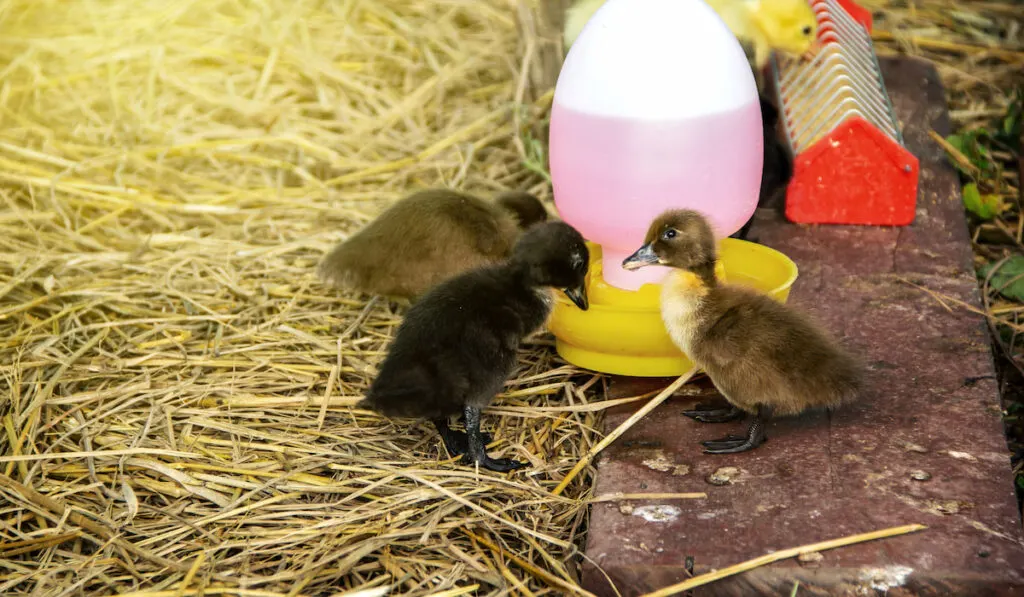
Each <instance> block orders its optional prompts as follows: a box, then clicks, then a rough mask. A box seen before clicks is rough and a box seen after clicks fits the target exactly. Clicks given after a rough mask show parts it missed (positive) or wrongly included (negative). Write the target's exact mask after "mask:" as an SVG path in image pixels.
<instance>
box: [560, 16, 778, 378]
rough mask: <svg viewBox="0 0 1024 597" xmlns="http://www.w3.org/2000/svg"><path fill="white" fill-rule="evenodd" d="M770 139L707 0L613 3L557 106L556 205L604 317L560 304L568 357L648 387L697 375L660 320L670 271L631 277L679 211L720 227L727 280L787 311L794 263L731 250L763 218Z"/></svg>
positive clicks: (767, 252)
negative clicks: (661, 222)
mask: <svg viewBox="0 0 1024 597" xmlns="http://www.w3.org/2000/svg"><path fill="white" fill-rule="evenodd" d="M761 129H762V125H761V112H760V102H759V100H758V93H757V86H756V84H755V81H754V75H753V73H752V72H751V69H750V65H749V63H748V62H747V58H746V55H745V54H744V52H743V48H742V47H741V46H740V43H739V41H737V39H736V37H735V36H734V35H733V34H732V32H730V31H729V29H728V28H727V27H726V25H725V23H724V22H723V21H722V20H721V18H720V17H719V16H718V15H717V14H716V13H715V12H714V10H712V9H711V8H710V7H709V6H708V5H707V4H705V3H704V2H703V1H702V0H608V1H607V2H606V3H604V4H603V5H602V6H601V7H600V8H598V9H597V11H596V12H595V13H594V14H593V16H591V17H590V19H589V20H588V21H587V23H586V25H584V27H583V30H582V31H581V32H580V34H579V36H578V37H577V38H576V41H575V42H574V43H573V45H572V47H571V48H570V50H569V52H568V54H567V55H566V58H565V62H564V64H563V65H562V70H561V72H560V73H559V77H558V82H557V84H556V86H555V93H554V99H553V102H552V108H551V126H550V138H549V146H550V168H551V178H552V186H553V189H554V201H555V207H556V208H557V210H558V213H559V215H560V216H561V217H562V219H564V220H565V221H566V222H568V223H569V224H571V225H573V226H574V227H575V228H577V229H578V230H579V231H580V232H581V233H582V234H583V236H584V237H586V238H587V240H588V241H589V242H590V243H591V249H592V250H591V254H592V256H591V268H590V273H589V275H588V278H589V279H588V282H587V294H588V296H589V298H590V308H589V309H588V310H587V311H586V312H583V311H580V310H578V309H573V307H572V305H571V304H569V303H568V302H567V301H562V300H561V299H560V298H558V299H556V301H557V302H556V305H555V309H554V312H553V313H552V317H551V319H550V320H549V324H548V327H549V329H550V330H551V331H552V332H553V333H554V335H555V338H556V348H557V350H558V352H559V354H560V355H561V356H562V357H563V358H564V359H566V360H567V361H569V362H570V363H573V364H575V365H577V366H580V367H584V368H587V369H591V370H596V371H601V372H605V373H613V374H621V375H635V376H667V375H678V374H680V373H683V372H684V371H686V369H687V368H689V367H690V366H691V365H690V363H689V360H688V359H687V358H686V356H685V355H683V354H682V353H681V352H680V351H679V349H678V347H676V346H675V345H674V344H673V343H672V341H671V338H670V337H669V336H668V332H667V331H666V330H665V328H664V324H663V322H662V320H661V317H660V311H659V308H660V296H659V293H660V282H661V280H662V279H663V278H664V277H665V275H666V274H667V273H668V271H669V270H668V268H665V267H660V266H651V267H645V268H642V269H639V270H636V271H627V270H625V269H623V268H622V261H623V259H625V258H626V257H628V256H629V255H630V254H631V253H632V252H633V251H635V250H636V248H637V247H639V246H640V245H641V244H643V240H644V236H645V234H646V232H647V228H648V226H650V224H651V222H652V221H653V220H654V218H655V217H657V216H658V215H659V214H660V213H661V212H663V211H665V210H666V209H687V208H688V209H694V210H697V211H699V212H701V213H702V214H704V215H705V216H706V217H707V218H708V220H709V221H710V223H711V225H712V227H713V228H714V230H715V234H716V236H717V237H718V238H719V239H721V240H722V247H721V249H722V256H721V259H720V261H719V266H720V267H719V271H718V273H719V275H720V276H721V277H725V278H727V279H735V280H740V279H743V280H745V281H747V282H750V283H751V284H752V285H754V286H757V287H760V288H762V289H763V290H764V291H766V292H768V293H770V294H773V295H774V296H776V297H778V298H780V299H781V300H785V297H786V295H787V294H788V289H789V285H791V284H792V281H793V279H794V278H795V276H796V274H795V266H793V264H792V262H791V261H789V260H788V259H787V258H786V257H785V256H784V255H782V254H780V253H778V252H776V251H773V250H771V249H768V248H767V247H757V248H756V249H754V250H747V248H748V247H749V246H750V245H752V243H744V242H743V241H738V240H735V239H728V238H726V237H728V236H729V235H731V234H732V233H734V232H736V231H737V230H739V229H740V228H741V227H742V226H743V224H744V223H746V222H747V220H749V219H750V217H751V216H752V215H753V212H754V210H755V209H756V207H757V199H758V191H759V187H760V182H761V167H762V160H763V148H762V143H763V137H762V130H761ZM730 267H732V268H733V269H732V271H730Z"/></svg>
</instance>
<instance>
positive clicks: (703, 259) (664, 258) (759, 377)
mask: <svg viewBox="0 0 1024 597" xmlns="http://www.w3.org/2000/svg"><path fill="white" fill-rule="evenodd" d="M715 261H716V245H715V237H714V234H713V233H712V230H711V226H710V225H709V223H708V221H707V220H706V219H705V218H704V217H703V216H702V215H700V214H699V213H697V212H695V211H691V210H672V211H667V212H665V213H663V214H661V215H660V216H658V218H657V219H655V220H654V222H653V223H652V224H651V226H650V228H649V229H648V232H647V237H646V239H645V240H644V245H643V247H641V248H640V249H639V250H637V252H636V253H634V254H633V255H631V256H630V257H627V258H626V259H625V260H624V261H623V263H622V266H623V267H624V268H626V269H637V268H640V267H643V266H645V265H653V264H661V265H667V266H669V267H673V268H676V269H675V270H674V271H672V272H670V273H669V275H668V276H667V277H666V278H665V282H664V284H663V287H662V292H661V315H662V319H663V320H664V321H665V327H666V328H667V329H668V332H669V335H670V336H671V337H672V339H673V340H674V341H675V343H676V344H677V345H678V346H679V348H680V349H681V350H682V351H683V352H685V353H686V354H687V356H689V357H690V358H691V360H693V362H694V363H695V364H696V365H697V366H699V367H700V368H701V369H703V370H704V372H705V373H707V375H708V377H710V378H711V381H712V382H713V383H714V384H715V388H716V389H717V390H718V391H719V392H720V393H721V394H722V396H724V397H725V399H726V400H728V401H729V403H730V405H731V406H730V408H727V409H722V408H718V409H708V408H700V407H699V408H698V410H692V411H687V412H685V413H684V414H686V415H687V416H689V417H691V418H693V419H696V420H697V421H701V422H704V423H721V422H726V421H732V420H735V419H738V418H740V417H742V416H743V413H744V412H746V413H751V414H753V415H754V419H753V422H752V423H751V424H750V427H749V429H748V430H747V435H746V437H737V436H729V437H726V438H722V439H718V440H711V441H706V442H703V444H704V446H705V448H706V449H705V452H706V453H709V454H729V453H733V452H743V451H746V450H751V449H753V448H756V447H757V446H759V445H760V444H761V443H762V442H763V441H764V440H765V433H764V422H765V420H767V419H769V418H770V417H772V416H773V415H797V414H800V413H802V412H804V411H806V410H809V409H815V408H828V409H831V408H834V407H836V406H838V405H840V404H842V403H844V402H846V401H849V400H852V399H853V398H854V397H855V396H856V395H857V394H858V392H859V391H860V388H861V384H862V372H863V369H862V367H861V364H860V363H859V362H858V361H857V360H856V359H855V358H854V357H853V356H851V355H850V354H848V353H847V352H846V351H845V350H843V348H842V347H840V346H839V344H838V343H836V342H835V341H834V340H833V339H832V338H830V337H829V335H828V333H827V332H825V330H823V329H822V328H821V327H819V326H818V325H817V324H816V323H814V322H813V321H812V320H811V319H810V318H809V316H807V315H805V314H804V313H802V312H800V311H798V310H796V309H795V308H793V307H792V306H789V305H785V304H783V303H780V302H778V301H776V300H775V299H773V298H772V297H770V296H768V295H766V294H762V293H759V292H757V291H755V290H752V289H748V288H744V287H740V286H733V285H730V284H723V283H719V282H718V281H717V280H716V278H715Z"/></svg>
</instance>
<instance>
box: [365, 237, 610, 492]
mask: <svg viewBox="0 0 1024 597" xmlns="http://www.w3.org/2000/svg"><path fill="white" fill-rule="evenodd" d="M589 263H590V258H589V252H588V250H587V245H586V244H585V243H584V241H583V237H582V236H581V235H580V233H579V232H577V231H576V229H574V228H573V227H572V226H569V225H568V224H566V223H564V222H559V221H554V222H546V223H543V224H538V225H536V226H533V227H531V228H530V229H529V230H527V231H526V232H525V233H523V235H522V236H521V237H520V239H519V241H518V242H517V243H516V245H515V247H514V249H513V251H512V256H511V257H510V258H509V259H508V260H507V261H505V262H503V263H500V264H498V265H491V266H483V267H478V268H475V269H471V270H469V271H467V272H464V273H462V274H459V275H457V276H455V277H453V278H449V279H448V280H445V281H443V282H441V283H440V284H438V285H437V286H435V287H433V288H431V289H430V290H429V291H427V292H426V293H425V294H424V295H423V296H422V297H421V298H420V299H419V300H418V301H416V303H414V304H413V305H412V307H411V308H410V309H409V311H408V313H406V316H405V318H404V319H403V321H402V323H401V324H400V325H399V327H398V332H397V333H396V334H395V339H394V340H393V341H392V342H391V346H390V347H389V348H388V354H387V356H386V357H385V358H384V362H383V363H381V366H380V373H379V374H378V375H377V377H376V379H374V380H373V383H372V384H371V385H370V388H369V390H367V392H366V397H365V398H364V399H363V400H362V401H361V402H360V403H359V404H358V407H359V408H367V409H371V410H374V411H376V412H378V413H380V414H382V415H384V416H388V417H402V418H415V419H425V420H429V421H431V422H432V423H433V424H434V426H435V427H437V431H438V432H439V433H440V435H441V439H442V441H444V445H445V447H446V448H447V450H448V452H449V453H450V454H452V455H453V456H457V455H462V456H463V461H464V462H467V463H471V464H472V463H476V464H478V465H479V466H480V467H482V468H486V469H490V470H494V471H502V472H503V471H510V470H513V469H516V468H519V467H521V466H524V465H523V463H520V462H516V461H514V460H510V459H507V458H502V459H494V458H491V457H490V456H488V455H487V452H486V451H485V449H484V446H486V445H487V444H488V443H489V441H488V439H487V437H486V434H483V433H481V431H480V410H481V409H482V408H484V407H486V406H487V405H488V404H490V402H491V400H493V399H494V396H495V394H497V393H498V392H500V391H501V389H502V387H503V386H504V384H505V380H506V379H507V378H508V376H509V375H510V374H511V373H512V370H513V368H514V367H515V365H516V362H517V351H518V350H519V345H520V343H521V342H522V340H523V339H524V338H525V337H526V336H528V335H529V334H531V333H532V332H533V331H535V330H536V329H538V328H539V327H540V326H542V325H543V324H544V323H545V322H546V321H547V318H548V315H549V314H550V313H551V307H552V302H553V300H552V299H553V297H552V296H551V289H552V288H556V289H561V290H563V291H564V292H565V294H566V295H567V296H568V297H569V299H570V300H572V301H573V302H574V303H575V304H576V305H577V306H578V307H579V308H580V309H583V310H586V309H587V306H588V304H587V294H586V288H585V279H586V275H587V268H588V265H589ZM457 414H462V415H463V417H464V420H465V424H466V433H462V432H460V431H454V430H452V429H451V428H450V427H449V426H448V419H449V417H451V416H452V415H457Z"/></svg>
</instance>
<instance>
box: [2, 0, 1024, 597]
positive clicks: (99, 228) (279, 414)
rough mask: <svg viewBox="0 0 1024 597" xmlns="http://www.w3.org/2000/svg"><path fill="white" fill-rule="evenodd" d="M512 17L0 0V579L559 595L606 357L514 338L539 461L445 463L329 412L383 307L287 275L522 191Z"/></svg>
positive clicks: (413, 9)
mask: <svg viewBox="0 0 1024 597" xmlns="http://www.w3.org/2000/svg"><path fill="white" fill-rule="evenodd" d="M524 1H525V0H524ZM531 4H534V5H535V4H536V2H531ZM981 4H985V3H972V6H977V5H981ZM900 10H901V12H900V11H898V12H897V13H894V14H898V15H899V17H900V18H901V19H902V18H905V19H906V22H908V23H911V24H913V25H914V26H915V27H918V30H915V31H913V32H911V33H908V34H907V35H908V36H904V35H903V34H902V33H900V34H897V36H896V37H895V38H894V39H895V40H896V42H894V43H896V44H899V45H900V47H907V48H912V49H913V48H919V47H925V46H926V44H921V43H920V39H921V38H924V37H929V34H928V32H927V31H924V32H922V31H920V27H922V26H923V25H922V19H925V20H927V18H928V17H922V16H920V14H919V13H914V14H910V13H908V12H907V11H906V10H904V9H900ZM535 12H536V11H535V10H528V9H527V10H521V11H517V10H516V7H515V6H514V5H513V4H512V2H506V1H504V0H391V1H388V2H383V1H380V0H378V1H374V0H322V1H317V2H313V1H310V0H289V1H285V0H260V1H258V2H237V1H235V0H204V1H202V2H200V1H198V0H132V1H128V0H110V1H106V2H58V1H57V0H9V1H7V2H4V3H2V4H0V199H2V206H0V343H2V347H3V349H2V351H0V375H2V381H0V384H2V386H3V387H2V388H0V453H2V455H3V460H2V462H0V474H2V475H3V477H2V479H3V480H4V482H3V483H0V594H4V595H36V596H43V597H50V596H53V597H56V596H65V595H119V594H128V595H137V596H147V597H157V596H168V597H171V596H173V597H178V596H192V595H239V596H242V595H245V596H252V597H256V596H260V597H277V596H289V597H298V596H301V595H350V596H352V597H355V596H357V595H358V596H360V597H370V596H371V595H374V596H379V595H385V594H403V595H446V596H449V597H452V596H456V595H466V594H480V595H499V594H501V595H504V594H509V593H511V594H518V595H562V594H566V593H571V592H573V590H571V588H572V587H574V586H576V582H577V578H576V562H577V561H578V559H577V558H576V551H577V549H578V546H579V544H580V538H581V534H582V532H583V531H584V530H585V528H586V505H587V503H588V501H589V500H590V499H591V497H592V496H591V495H590V481H591V476H590V474H589V470H588V469H584V470H583V471H582V473H581V474H580V475H579V476H577V477H576V478H575V479H573V480H572V482H571V483H569V484H568V486H567V487H566V489H565V492H564V495H563V496H558V497H555V496H552V495H551V491H552V490H553V489H554V487H556V486H557V485H558V483H559V481H560V480H562V479H564V478H565V476H566V475H567V473H568V471H569V470H570V469H571V468H572V467H573V466H574V465H575V464H576V463H577V462H580V460H581V458H583V457H584V455H585V454H587V453H588V452H589V451H590V450H591V449H592V448H593V446H595V445H596V444H597V442H598V441H599V439H600V438H599V437H597V433H596V431H595V429H596V427H597V423H598V417H599V416H600V414H601V410H602V409H603V408H606V407H607V406H611V404H602V403H600V402H597V401H595V399H594V397H595V396H597V395H598V394H599V390H600V388H601V384H600V378H598V377H595V376H589V375H581V374H580V372H579V371H578V370H576V369H574V368H572V367H569V366H566V365H565V364H564V363H561V362H560V361H559V360H558V359H557V358H556V357H554V356H553V352H552V350H551V347H550V339H546V338H544V337H538V338H536V339H535V340H534V341H533V342H532V343H531V344H530V345H529V346H528V347H527V350H525V351H524V354H523V359H522V366H521V367H520V369H519V370H518V371H517V372H516V375H515V379H514V380H513V381H512V382H511V383H510V384H509V387H508V388H507V390H508V392H507V395H506V396H505V397H504V398H503V400H502V401H501V403H500V405H498V406H497V407H496V408H495V409H493V414H492V416H491V417H489V419H488V421H489V422H490V423H493V424H494V425H495V426H496V428H495V429H494V431H495V437H496V440H497V441H496V443H495V444H494V445H493V446H491V451H492V453H494V454H495V455H498V456H506V455H507V456H512V457H516V458H520V459H525V460H529V461H530V462H531V464H532V465H533V466H532V467H531V468H530V469H528V470H526V471H525V472H521V473H517V474H515V475H511V476H500V475H494V474H491V473H488V472H484V471H481V472H477V471H473V470H469V469H466V468H465V467H459V466H456V465H454V464H453V463H452V462H451V461H449V460H447V459H446V458H445V457H444V455H443V452H439V450H440V446H439V443H438V441H437V439H436V437H435V436H434V434H433V433H432V432H431V431H430V430H429V429H427V428H424V427H422V426H413V425H408V424H400V423H392V422H389V421H386V420H383V419H380V418H379V417H376V416H373V415H371V414H370V413H366V412H361V411H358V410H353V409H351V408H350V407H349V406H348V405H351V404H352V403H353V402H354V401H355V400H356V399H358V397H359V396H360V395H361V392H362V390H363V389H364V388H365V386H366V383H367V382H368V380H369V379H370V378H371V377H372V375H373V374H374V372H375V366H376V365H377V363H379V361H380V359H381V357H382V355H383V352H384V349H385V347H386V345H387V342H388V340H389V339H390V337H391V334H392V333H393V331H394V328H395V325H396V324H397V322H398V321H399V319H400V313H399V312H398V311H396V310H395V309H394V308H393V307H392V306H390V305H388V304H386V303H385V302H383V301H367V300H366V298H365V297H358V296H352V295H340V294H338V293H336V292H332V291H330V290H328V289H326V288H323V287H322V286H320V285H319V284H318V283H317V282H316V281H315V279H314V277H313V275H312V271H313V266H314V264H315V263H316V261H317V259H318V258H319V257H320V255H322V253H323V252H324V251H326V250H327V249H328V248H329V247H330V246H331V245H333V244H334V243H335V242H337V241H338V240H340V239H341V238H344V237H345V235H347V234H348V233H350V232H351V231H353V230H355V229H356V228H358V227H359V226H361V225H363V224H364V223H366V222H367V221H368V220H369V219H370V218H372V217H373V216H374V215H375V214H376V213H378V212H379V211H380V209H382V208H383V207H384V206H386V205H387V204H388V202H389V201H391V200H393V199H395V198H396V197H398V196H400V195H401V194H403V193H405V192H408V191H409V190H411V189H414V188H421V187H424V186H433V185H447V186H452V187H458V188H463V189H466V190H470V191H475V192H480V193H483V194H489V193H491V192H493V191H497V190H501V189H510V188H518V189H526V190H532V191H534V192H536V193H538V194H539V195H541V196H543V197H548V195H549V188H548V186H547V182H546V180H545V177H544V174H543V172H542V167H539V166H543V162H542V160H541V161H538V156H537V155H536V153H535V151H536V150H535V147H536V144H534V143H533V142H532V141H533V139H531V136H533V137H540V138H542V136H543V126H541V125H539V124H538V123H539V121H540V120H542V118H543V117H544V114H545V112H546V109H547V104H548V103H549V102H550V98H551V95H550V89H549V88H543V86H541V87H539V88H538V87H537V85H538V82H541V83H543V82H544V81H547V82H548V83H550V82H551V81H553V77H552V76H551V68H552V67H551V60H550V58H551V56H550V52H548V51H547V50H550V47H551V46H550V43H548V41H547V40H544V39H537V38H535V37H533V32H536V31H547V29H545V28H544V27H536V26H528V27H524V29H523V30H524V31H526V32H527V33H526V34H525V35H524V36H520V35H518V34H517V22H516V21H517V18H520V19H521V18H523V17H524V16H525V17H527V18H529V17H530V16H531V15H533V14H534V13H535ZM911 12H912V11H911ZM933 12H936V11H933ZM1000 14H1002V13H1000ZM945 15H946V13H945V12H944V11H943V12H942V15H941V18H942V19H945ZM1003 17H1004V18H1005V15H1003ZM935 18H936V19H937V20H936V22H939V20H941V19H940V15H938V12H936V16H935ZM900 22H903V21H900ZM528 24H529V23H528ZM533 25H536V23H534V24H533ZM911 34H912V35H911ZM556 35H557V32H556ZM524 42H525V43H524ZM979 43H982V42H977V43H976V44H975V45H977V44H979ZM915 44H916V45H915ZM927 47H931V48H934V49H931V50H927V51H931V52H940V51H941V52H945V53H947V54H951V55H957V56H960V57H961V58H958V60H960V62H957V63H955V64H953V65H952V66H949V67H945V68H944V70H943V74H944V76H945V77H946V78H947V81H949V80H954V81H958V82H961V83H963V84H962V85H961V86H959V87H954V88H953V91H954V95H955V97H957V98H965V97H969V96H968V92H966V91H964V89H965V88H966V86H967V82H971V81H972V77H974V78H977V77H978V76H979V75H978V74H977V73H979V72H985V71H984V70H983V69H981V68H976V67H978V65H979V64H981V60H982V59H983V58H984V59H987V60H989V62H985V63H984V64H983V66H984V67H985V68H987V69H989V71H990V72H997V73H1004V74H1005V73H1007V72H1011V70H1010V69H1011V68H1012V69H1016V70H1014V71H1012V72H1020V69H1019V63H1017V62H1014V60H1015V59H1016V57H1017V56H1018V54H1019V51H1020V48H1019V47H1012V48H1007V49H1006V52H1001V53H1000V54H999V55H998V56H994V55H993V56H991V57H989V56H987V55H986V52H985V51H984V49H981V50H977V49H969V48H968V49H966V50H964V51H963V52H962V53H961V54H956V52H953V51H950V50H948V49H943V50H940V49H938V48H935V46H934V45H932V46H927ZM964 47H966V45H965V46H964ZM961 49H963V48H961ZM968 50H969V51H968ZM1007 52H1009V53H1007ZM542 55H543V56H542ZM523 56H527V57H530V56H534V57H536V60H535V61H533V62H531V63H530V64H526V65H524V64H522V57H523ZM971 61H973V62H971ZM545 69H546V71H545ZM968 73H971V74H968ZM971 84H973V83H971ZM976 87H977V86H976ZM982 87H983V88H985V89H988V88H986V87H984V86H982ZM986 93H988V95H987V96H984V97H988V98H991V97H992V96H993V94H991V93H989V92H988V91H986ZM983 95H984V94H983ZM982 99H984V98H982ZM517 100H521V102H520V101H517ZM979 101H980V100H979ZM963 105H964V107H963V108H962V110H964V111H966V112H964V113H963V114H968V113H969V114H968V115H975V114H980V113H983V112H984V111H985V110H991V109H992V107H991V106H986V105H984V103H983V101H982V103H966V102H965V103H964V104H963ZM963 114H961V116H963ZM964 117H966V116H964ZM624 402H628V400H627V401H622V402H618V403H619V404H621V403H624ZM628 497H629V499H642V497H639V496H632V495H631V496H628ZM678 497H680V498H682V496H678ZM597 499H614V498H607V497H604V496H601V497H599V498H597Z"/></svg>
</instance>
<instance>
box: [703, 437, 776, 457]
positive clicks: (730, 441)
mask: <svg viewBox="0 0 1024 597" xmlns="http://www.w3.org/2000/svg"><path fill="white" fill-rule="evenodd" d="M764 441H765V440H764V439H761V440H760V441H758V440H757V439H756V438H750V437H740V436H738V435H729V436H726V437H723V438H721V439H712V440H707V441H703V442H701V444H702V445H703V446H704V453H705V454H736V453H737V452H746V451H748V450H753V449H754V448H756V447H758V446H760V445H761V444H762V443H764Z"/></svg>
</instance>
